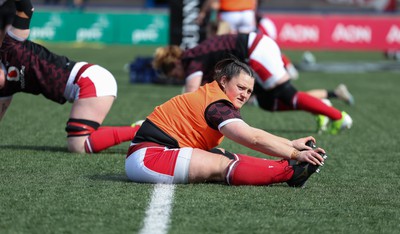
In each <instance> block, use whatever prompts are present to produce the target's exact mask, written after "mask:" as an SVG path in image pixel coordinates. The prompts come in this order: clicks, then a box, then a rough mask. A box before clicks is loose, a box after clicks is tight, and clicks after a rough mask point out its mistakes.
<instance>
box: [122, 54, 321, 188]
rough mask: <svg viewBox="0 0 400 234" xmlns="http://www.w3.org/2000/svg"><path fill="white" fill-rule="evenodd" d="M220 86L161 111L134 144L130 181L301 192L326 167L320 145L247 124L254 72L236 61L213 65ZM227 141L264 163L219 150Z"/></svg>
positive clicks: (174, 101)
mask: <svg viewBox="0 0 400 234" xmlns="http://www.w3.org/2000/svg"><path fill="white" fill-rule="evenodd" d="M214 78H215V81H213V82H210V83H208V84H206V85H204V86H202V87H200V88H199V89H198V90H197V91H195V92H192V93H185V94H182V95H179V96H176V97H174V98H172V99H170V100H169V101H167V102H165V103H164V104H162V105H160V106H157V107H156V108H155V109H154V111H153V112H152V113H151V114H150V115H149V116H148V117H147V119H146V120H145V122H144V123H143V124H142V126H141V127H140V129H139V131H138V132H137V134H136V136H135V138H134V139H133V141H132V143H131V146H130V148H129V152H128V155H127V158H126V163H125V170H126V174H127V176H128V178H129V179H130V180H132V181H135V182H144V183H169V184H179V183H202V182H216V183H227V184H229V185H270V184H274V183H282V182H286V183H287V184H288V185H289V186H293V187H302V186H303V185H304V183H305V182H306V181H307V179H308V178H309V177H310V176H311V175H312V174H313V173H314V172H315V171H316V170H318V167H319V166H321V165H323V162H324V158H323V157H322V156H321V155H320V154H324V153H325V151H324V150H323V149H321V148H317V149H315V150H313V149H312V148H311V147H309V146H307V145H306V144H305V143H306V142H307V141H309V140H311V141H313V142H315V139H314V138H313V137H312V136H308V137H304V138H300V139H297V140H293V141H290V140H288V139H285V138H282V137H278V136H275V135H273V134H270V133H268V132H265V131H263V130H261V129H257V128H253V127H251V126H249V125H248V124H247V123H246V122H244V121H243V120H242V118H241V115H240V108H241V107H242V106H243V105H244V104H245V103H246V102H247V100H248V99H249V97H250V95H251V93H252V92H253V86H254V76H253V73H252V70H251V69H250V68H249V67H248V66H247V65H246V64H244V63H242V62H240V61H238V60H235V59H226V60H222V61H220V62H219V63H218V64H217V65H216V73H215V75H214ZM224 136H226V137H227V138H229V139H231V140H232V141H234V142H236V143H238V144H241V145H243V146H246V147H248V148H250V149H253V150H257V151H259V152H261V153H264V154H266V155H271V156H276V157H280V158H283V159H282V160H267V159H265V158H257V157H251V156H247V155H242V154H233V153H230V152H228V151H225V150H224V149H216V148H215V147H217V146H218V145H219V144H220V143H221V142H222V140H223V138H224Z"/></svg>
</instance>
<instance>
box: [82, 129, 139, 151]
mask: <svg viewBox="0 0 400 234" xmlns="http://www.w3.org/2000/svg"><path fill="white" fill-rule="evenodd" d="M139 128H140V126H135V127H130V126H129V127H128V126H124V127H108V126H106V127H100V128H99V129H98V130H97V131H94V132H93V133H92V134H90V136H89V137H88V139H87V140H86V141H85V151H86V152H87V153H98V152H100V151H102V150H105V149H107V148H109V147H111V146H114V145H118V144H121V143H122V142H125V141H131V140H132V139H133V137H134V136H135V134H136V132H137V131H138V130H139Z"/></svg>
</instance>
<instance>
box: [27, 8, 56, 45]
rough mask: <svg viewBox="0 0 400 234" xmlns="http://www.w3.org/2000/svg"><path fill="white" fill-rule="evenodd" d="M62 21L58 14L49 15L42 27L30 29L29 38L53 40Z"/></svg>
mask: <svg viewBox="0 0 400 234" xmlns="http://www.w3.org/2000/svg"><path fill="white" fill-rule="evenodd" d="M62 25H63V21H62V19H61V16H60V15H59V14H51V15H50V17H49V19H48V20H47V22H46V23H45V24H44V25H43V27H32V28H31V31H30V33H29V37H30V38H31V39H32V40H34V39H44V40H53V39H54V37H55V36H56V28H58V27H61V26H62Z"/></svg>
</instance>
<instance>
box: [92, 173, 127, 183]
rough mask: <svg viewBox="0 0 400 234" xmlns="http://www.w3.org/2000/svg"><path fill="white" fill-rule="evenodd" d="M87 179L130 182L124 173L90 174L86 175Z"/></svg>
mask: <svg viewBox="0 0 400 234" xmlns="http://www.w3.org/2000/svg"><path fill="white" fill-rule="evenodd" d="M88 178H89V179H91V180H102V181H118V182H124V183H132V181H130V180H129V179H128V177H126V175H125V174H103V175H92V176H88Z"/></svg>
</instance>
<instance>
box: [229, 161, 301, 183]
mask: <svg viewBox="0 0 400 234" xmlns="http://www.w3.org/2000/svg"><path fill="white" fill-rule="evenodd" d="M237 156H238V157H239V159H238V160H235V161H233V162H232V163H231V165H230V166H229V169H228V173H227V175H226V180H227V182H228V184H230V185H269V184H273V183H282V182H286V181H288V180H289V179H290V178H291V177H292V175H293V169H292V168H291V167H290V166H289V163H288V161H287V160H279V161H277V160H268V159H262V158H256V157H250V156H246V155H237Z"/></svg>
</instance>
